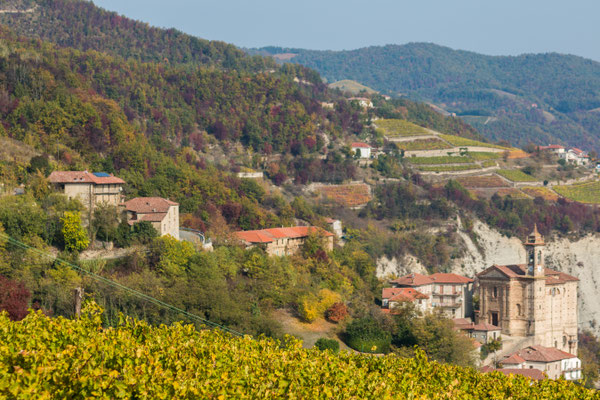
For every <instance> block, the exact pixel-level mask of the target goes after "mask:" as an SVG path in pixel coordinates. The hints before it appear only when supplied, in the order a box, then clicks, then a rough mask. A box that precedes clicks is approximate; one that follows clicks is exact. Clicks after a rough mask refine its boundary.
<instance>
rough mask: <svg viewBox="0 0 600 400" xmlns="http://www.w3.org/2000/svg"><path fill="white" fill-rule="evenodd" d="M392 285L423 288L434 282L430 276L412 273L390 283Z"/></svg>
mask: <svg viewBox="0 0 600 400" xmlns="http://www.w3.org/2000/svg"><path fill="white" fill-rule="evenodd" d="M390 283H393V284H396V285H400V286H423V285H430V284H432V283H433V280H432V279H431V278H430V277H428V276H425V275H421V274H417V273H412V274H408V275H405V276H402V277H400V278H398V279H395V280H393V281H390Z"/></svg>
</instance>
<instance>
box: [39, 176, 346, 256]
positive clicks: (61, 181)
mask: <svg viewBox="0 0 600 400" xmlns="http://www.w3.org/2000/svg"><path fill="white" fill-rule="evenodd" d="M48 181H49V182H50V184H52V186H54V189H55V190H57V191H60V192H62V193H64V194H65V195H66V196H67V197H68V198H69V199H72V198H77V199H79V201H81V202H82V204H83V205H84V206H85V208H86V209H87V211H88V212H89V213H90V215H91V214H92V213H93V212H94V209H95V208H96V207H97V206H98V205H100V204H108V205H113V206H115V207H118V208H119V209H120V210H121V211H122V212H123V214H124V216H125V218H126V220H127V223H128V224H129V225H132V226H133V225H134V224H136V223H138V222H141V221H147V222H150V223H151V224H152V226H153V227H154V228H155V229H156V231H157V232H158V234H159V235H160V236H164V235H171V236H172V237H174V238H175V239H177V240H179V238H180V237H179V204H177V203H176V202H174V201H171V200H169V199H165V198H162V197H135V198H132V199H130V200H127V201H123V186H124V185H125V181H124V180H123V179H121V178H118V177H116V176H114V175H112V174H109V173H106V172H88V171H54V172H52V173H51V174H50V176H49V177H48ZM326 223H327V224H328V225H329V227H330V229H331V231H332V232H334V233H331V232H328V231H326V230H324V229H322V228H318V227H314V226H294V227H287V228H283V227H282V228H272V229H262V230H255V231H239V232H234V236H235V238H236V239H238V240H239V241H240V242H241V243H242V244H244V245H245V246H246V247H247V248H251V247H255V246H263V247H264V248H265V250H266V252H267V253H268V254H269V255H277V256H284V255H291V254H294V253H297V252H298V251H299V249H301V248H302V245H303V244H304V242H305V241H306V239H307V238H308V237H310V236H311V235H318V236H319V237H321V238H323V240H324V247H325V248H326V249H327V250H332V249H333V238H334V234H335V235H337V236H338V237H340V236H341V234H342V225H341V221H339V220H335V219H327V220H326Z"/></svg>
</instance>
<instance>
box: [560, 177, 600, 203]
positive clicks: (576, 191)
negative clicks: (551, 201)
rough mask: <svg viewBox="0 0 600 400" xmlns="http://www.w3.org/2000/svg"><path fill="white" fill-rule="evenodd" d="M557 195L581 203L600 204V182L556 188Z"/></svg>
mask: <svg viewBox="0 0 600 400" xmlns="http://www.w3.org/2000/svg"><path fill="white" fill-rule="evenodd" d="M553 189H554V190H555V191H556V193H558V194H560V195H561V196H563V197H566V198H567V199H569V200H573V201H578V202H580V203H588V204H600V181H594V182H586V183H580V184H577V185H567V186H554V187H553Z"/></svg>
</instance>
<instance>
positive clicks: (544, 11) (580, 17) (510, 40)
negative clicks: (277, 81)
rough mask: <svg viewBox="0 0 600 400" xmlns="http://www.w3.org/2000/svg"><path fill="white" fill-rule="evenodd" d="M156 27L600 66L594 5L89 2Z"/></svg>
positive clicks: (545, 1) (543, 1)
mask: <svg viewBox="0 0 600 400" xmlns="http://www.w3.org/2000/svg"><path fill="white" fill-rule="evenodd" d="M94 3H95V4H96V5H99V6H101V7H103V8H106V9H109V10H113V11H117V12H119V13H121V14H124V15H126V16H128V17H132V18H135V19H139V20H142V21H146V22H148V23H150V24H152V25H155V26H160V27H175V28H177V29H179V30H181V31H184V32H186V33H189V34H192V35H195V36H199V37H202V38H206V39H211V40H222V41H225V42H229V43H233V44H235V45H238V46H242V47H262V46H267V45H275V46H283V47H301V48H309V49H333V50H340V49H355V48H359V47H364V46H370V45H383V44H403V43H407V42H433V43H437V44H441V45H446V46H450V47H452V48H455V49H463V50H472V51H476V52H479V53H484V54H493V55H507V54H511V55H514V54H521V53H539V52H549V51H556V52H559V53H569V54H576V55H580V56H584V57H588V58H593V59H595V60H598V61H600V0H568V1H567V0H410V1H407V0H360V1H359V0H303V1H295V2H291V1H286V0H212V1H206V0H160V1H159V0H94Z"/></svg>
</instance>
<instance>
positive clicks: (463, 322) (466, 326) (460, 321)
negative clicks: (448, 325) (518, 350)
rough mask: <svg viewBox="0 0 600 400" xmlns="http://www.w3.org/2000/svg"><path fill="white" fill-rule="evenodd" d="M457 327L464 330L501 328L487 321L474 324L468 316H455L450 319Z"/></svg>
mask: <svg viewBox="0 0 600 400" xmlns="http://www.w3.org/2000/svg"><path fill="white" fill-rule="evenodd" d="M452 322H454V326H455V327H456V328H457V329H460V330H464V331H483V332H489V331H499V330H500V329H501V328H500V327H498V326H495V325H492V324H488V323H479V324H474V323H473V322H471V320H470V319H469V318H455V319H453V320H452Z"/></svg>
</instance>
